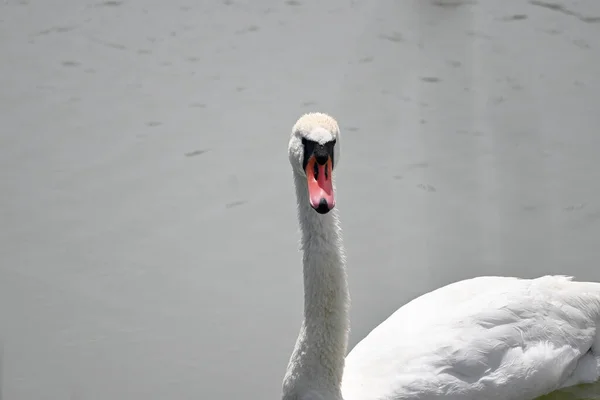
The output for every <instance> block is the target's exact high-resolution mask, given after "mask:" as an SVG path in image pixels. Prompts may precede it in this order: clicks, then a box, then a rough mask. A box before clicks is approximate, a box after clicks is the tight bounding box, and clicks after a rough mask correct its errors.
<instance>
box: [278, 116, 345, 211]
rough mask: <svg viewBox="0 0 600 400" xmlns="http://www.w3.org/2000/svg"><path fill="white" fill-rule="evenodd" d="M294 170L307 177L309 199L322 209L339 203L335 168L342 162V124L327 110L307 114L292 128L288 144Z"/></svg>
mask: <svg viewBox="0 0 600 400" xmlns="http://www.w3.org/2000/svg"><path fill="white" fill-rule="evenodd" d="M288 153H289V157H290V163H291V164H292V168H293V169H294V172H295V173H296V174H298V175H299V176H301V177H303V178H305V179H306V185H307V189H308V200H309V202H310V205H311V206H312V207H313V208H314V209H315V210H316V211H317V212H318V213H319V214H326V213H328V212H329V211H331V210H332V209H333V208H334V207H335V193H334V187H333V171H334V170H335V168H336V167H337V165H338V163H339V162H340V156H339V154H340V128H339V126H338V123H337V121H336V120H335V119H333V118H332V117H331V116H329V115H327V114H323V113H309V114H304V115H303V116H302V117H300V119H299V120H298V121H297V122H296V124H295V125H294V127H293V128H292V135H291V138H290V143H289V146H288Z"/></svg>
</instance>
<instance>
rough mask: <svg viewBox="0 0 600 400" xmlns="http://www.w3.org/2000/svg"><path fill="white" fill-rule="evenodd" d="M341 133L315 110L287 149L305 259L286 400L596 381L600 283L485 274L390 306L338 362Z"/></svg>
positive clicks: (343, 338)
mask: <svg viewBox="0 0 600 400" xmlns="http://www.w3.org/2000/svg"><path fill="white" fill-rule="evenodd" d="M340 139H341V137H340V129H339V126H338V123H337V121H336V120H335V119H334V118H333V117H331V116H330V115H328V114H324V113H319V112H314V113H308V114H304V115H303V116H301V117H300V118H299V119H298V121H297V122H296V123H295V125H294V127H293V129H292V133H291V137H290V140H289V146H288V155H289V160H290V163H291V165H292V170H293V177H294V183H295V187H296V197H297V203H298V204H297V207H298V208H297V213H298V222H299V225H300V230H301V242H300V249H301V251H302V252H303V275H304V319H303V321H302V324H301V327H300V333H299V334H298V338H297V340H296V344H295V347H294V350H293V352H292V354H291V356H290V359H289V362H288V366H287V370H286V373H285V376H284V378H283V384H282V392H283V394H282V398H283V400H342V399H343V400H409V399H412V400H417V399H419V400H423V399H442V398H443V399H447V400H449V399H452V400H458V399H461V400H465V399H473V400H475V399H478V400H484V399H485V400H494V399H502V400H511V399H515V400H516V399H532V398H535V397H538V396H541V395H544V394H547V393H550V392H552V391H554V390H556V389H560V388H565V387H568V386H572V385H577V384H580V383H591V382H594V381H596V380H598V377H599V375H600V333H599V332H598V328H599V323H600V283H594V282H576V281H574V280H573V279H572V278H571V277H567V276H542V277H539V278H536V279H519V278H514V277H500V276H484V277H477V278H473V279H467V280H463V281H459V282H455V283H451V284H449V285H447V286H444V287H442V288H439V289H437V290H434V291H432V292H430V293H427V294H425V295H422V296H420V297H418V298H416V299H414V300H412V301H410V302H409V303H407V304H406V305H404V306H402V307H400V308H399V309H398V310H396V311H395V312H394V313H393V314H392V315H391V316H390V317H388V318H387V319H386V320H385V321H383V322H382V323H381V324H380V325H379V326H377V327H376V328H375V329H373V330H372V331H371V332H370V333H369V334H368V335H367V336H366V337H365V338H364V339H363V340H362V341H361V342H359V343H358V344H357V345H356V346H355V347H354V348H353V349H352V351H351V352H350V353H349V354H348V355H347V356H346V350H347V345H348V334H349V317H348V312H349V304H350V297H349V293H348V285H347V277H346V269H345V263H346V262H345V254H344V247H343V242H342V232H341V228H340V221H339V217H338V213H337V208H335V201H336V198H335V185H334V171H335V170H336V168H337V166H338V165H339V161H340Z"/></svg>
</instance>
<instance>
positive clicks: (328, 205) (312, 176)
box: [306, 156, 335, 214]
mask: <svg viewBox="0 0 600 400" xmlns="http://www.w3.org/2000/svg"><path fill="white" fill-rule="evenodd" d="M321 162H322V161H321ZM331 166H332V163H331V157H327V161H326V162H325V163H324V164H320V163H319V162H318V161H317V157H315V156H312V157H311V158H310V159H309V160H308V163H307V164H306V179H307V180H308V197H309V200H310V205H311V206H312V208H314V209H315V210H316V211H317V212H318V213H319V214H327V213H328V212H329V211H331V210H332V209H333V207H335V198H334V193H333V182H332V180H331V173H332V170H331Z"/></svg>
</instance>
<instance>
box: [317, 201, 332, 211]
mask: <svg viewBox="0 0 600 400" xmlns="http://www.w3.org/2000/svg"><path fill="white" fill-rule="evenodd" d="M315 211H317V212H318V213H319V214H327V213H328V212H329V211H331V209H330V208H329V204H327V200H325V199H321V201H319V205H318V206H317V207H315Z"/></svg>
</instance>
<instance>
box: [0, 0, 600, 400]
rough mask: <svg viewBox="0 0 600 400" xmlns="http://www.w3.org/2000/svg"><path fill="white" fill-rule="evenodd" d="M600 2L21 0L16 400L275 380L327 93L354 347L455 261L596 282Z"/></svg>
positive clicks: (1, 72)
mask: <svg viewBox="0 0 600 400" xmlns="http://www.w3.org/2000/svg"><path fill="white" fill-rule="evenodd" d="M599 21H600V3H599V2H597V1H595V0H587V1H568V0H557V1H555V2H551V3H550V2H545V1H525V0H523V1H511V2H508V1H506V2H504V1H503V2H499V1H492V0H488V1H483V0H479V1H466V0H465V1H456V0H445V1H442V0H439V1H435V0H403V1H397V0H382V1H378V2H368V1H358V0H354V1H352V0H346V1H343V0H331V1H328V2H320V1H316V0H288V1H275V0H271V1H268V0H260V1H244V0H223V1H221V2H217V1H215V2H208V1H207V2H199V1H191V0H172V1H168V2H166V1H155V0H146V1H142V0H124V1H102V0H86V1H83V2H82V1H75V0H55V1H52V2H49V1H46V2H42V1H33V0H20V1H19V0H4V1H3V2H1V3H0V54H2V56H1V62H0V88H1V90H0V117H1V118H0V121H1V125H0V126H1V127H2V129H0V174H1V175H2V179H0V193H1V196H0V221H1V228H0V255H1V256H0V257H1V258H0V340H1V342H2V346H3V349H4V350H3V357H2V361H3V363H2V384H3V385H2V394H3V398H2V400H33V399H52V400H54V399H57V400H58V399H60V400H63V399H76V400H83V399H85V400H96V399H128V400H136V399H144V400H153V399H157V400H158V399H165V398H169V399H189V398H213V399H227V398H242V397H243V398H251V399H277V398H279V397H280V392H281V390H280V387H281V380H282V378H283V374H284V371H285V368H286V364H287V361H288V358H289V354H290V352H291V351H292V348H293V345H294V342H295V339H296V335H297V333H298V329H299V325H300V320H301V314H302V278H301V257H300V255H299V254H298V251H297V249H298V232H297V230H298V228H297V225H296V214H295V203H294V201H295V200H294V190H293V184H292V179H291V170H290V166H289V164H288V161H287V153H286V146H287V140H288V134H289V131H290V129H291V126H292V125H293V123H294V122H295V120H296V119H297V118H298V117H299V116H300V115H301V114H302V113H303V112H307V111H314V110H318V111H324V112H329V113H331V114H332V115H334V116H335V117H337V118H338V120H339V122H340V125H341V127H342V131H343V133H342V134H343V145H342V155H341V162H340V164H339V170H338V175H337V182H338V196H337V199H338V207H339V209H340V213H341V217H342V222H343V227H344V235H345V244H346V248H347V253H348V268H349V271H348V274H349V281H350V289H351V293H352V315H351V317H352V335H351V346H353V345H354V344H356V343H357V342H358V341H359V340H360V339H362V338H363V337H364V336H365V335H366V334H367V333H368V332H369V331H370V330H371V329H372V328H373V327H374V326H376V325H377V324H378V323H379V322H380V321H381V320H383V319H384V318H385V317H387V316H388V315H389V314H390V313H391V312H393V311H394V310H395V309H396V308H398V307H399V306H400V305H402V304H404V303H405V302H407V301H408V300H410V299H411V298H413V297H415V296H417V295H420V294H423V293H425V292H427V291H430V290H432V289H435V288H437V287H439V286H441V285H444V284H446V283H450V282H452V281H455V280H458V279H463V278H469V277H474V276H479V275H488V274H499V275H515V276H521V277H534V276H539V275H543V274H568V275H574V276H575V277H577V278H578V279H585V280H600V269H599V268H598V262H599V260H600V253H599V251H598V237H599V235H600V168H598V154H599V150H600V135H599V134H598V126H599V125H600V112H598V110H599V109H598V104H599V98H600V95H599V93H600V75H599V74H598V71H599V69H600V51H599V50H600V34H599V30H600V23H599ZM596 389H597V391H598V392H600V387H597V388H596ZM592 393H594V391H593V389H592ZM578 396H580V398H585V397H581V396H586V395H585V394H583V395H581V394H580V395H578ZM587 396H589V395H587ZM550 398H554V397H550ZM564 398H572V397H569V396H566V397H564ZM588 398H589V397H588Z"/></svg>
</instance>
